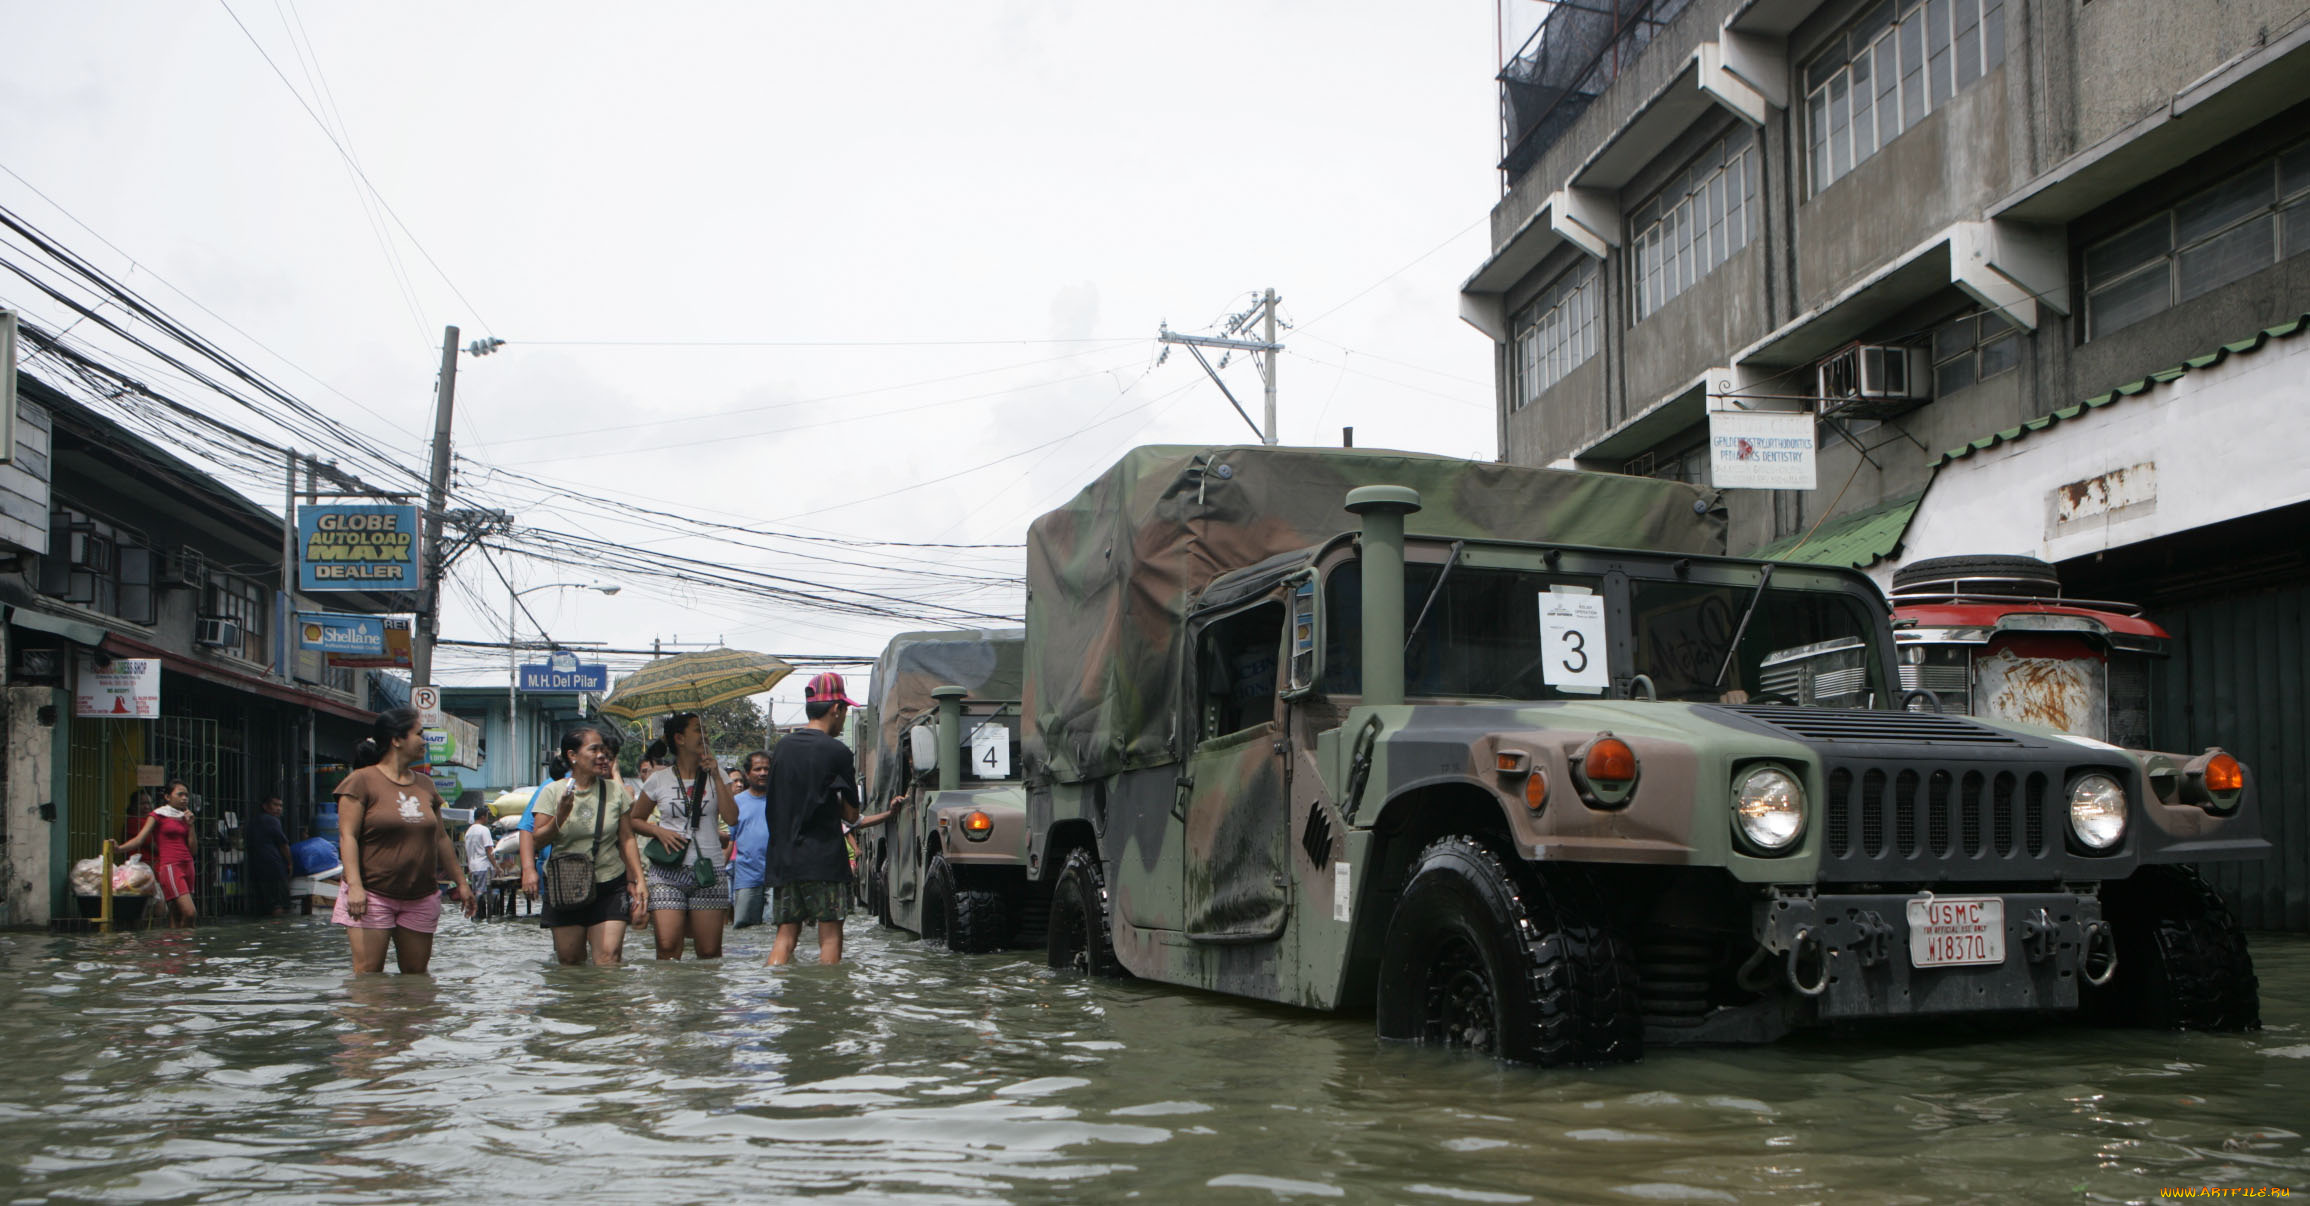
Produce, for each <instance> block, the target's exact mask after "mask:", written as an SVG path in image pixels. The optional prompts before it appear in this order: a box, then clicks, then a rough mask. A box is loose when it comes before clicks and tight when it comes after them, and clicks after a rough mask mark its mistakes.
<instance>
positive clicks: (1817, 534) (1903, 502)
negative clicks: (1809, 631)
mask: <svg viewBox="0 0 2310 1206" xmlns="http://www.w3.org/2000/svg"><path fill="white" fill-rule="evenodd" d="M1924 497H1925V492H1924V491H1922V490H1920V491H1918V492H1917V493H1915V494H1910V495H1906V496H1904V497H1901V498H1896V499H1893V500H1892V501H1890V502H1886V503H1880V504H1879V505H1877V506H1874V507H1871V508H1869V509H1868V510H1866V511H1856V512H1854V513H1853V514H1851V515H1847V516H1844V517H1843V518H1841V519H1836V520H1832V521H1830V522H1828V523H1824V524H1822V525H1821V526H1820V527H1819V528H1817V529H1815V530H1814V531H1813V532H1811V533H1810V534H1804V535H1797V536H1785V537H1783V538H1781V539H1779V540H1776V541H1774V542H1772V543H1771V544H1768V545H1765V546H1764V547H1762V548H1760V549H1758V550H1756V551H1755V552H1753V553H1750V554H1749V556H1751V557H1755V558H1757V559H1758V560H1760V561H1796V562H1803V563H1806V564H1809V565H1849V566H1852V567H1854V568H1855V569H1867V568H1868V567H1870V566H1872V565H1875V564H1876V563H1877V562H1878V561H1880V560H1882V559H1884V558H1885V557H1888V556H1890V555H1891V554H1892V553H1893V551H1894V550H1895V549H1898V548H1900V547H1901V534H1902V533H1903V532H1906V531H1908V530H1909V517H1910V516H1912V515H1915V514H1916V513H1917V502H1918V500H1919V499H1922V498H1924Z"/></svg>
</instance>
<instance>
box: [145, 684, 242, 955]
mask: <svg viewBox="0 0 2310 1206" xmlns="http://www.w3.org/2000/svg"><path fill="white" fill-rule="evenodd" d="M147 723H149V724H150V725H151V731H150V735H149V736H148V738H147V739H146V743H145V744H146V752H147V754H148V755H149V756H150V760H151V761H153V762H157V763H159V764H160V765H162V766H165V767H167V768H168V774H169V777H170V778H172V779H182V780H184V781H185V787H186V789H187V790H189V791H191V792H192V796H193V810H192V813H193V832H194V834H195V835H196V836H197V838H198V839H199V844H200V845H199V850H198V852H197V856H198V858H199V868H200V873H199V875H198V876H197V877H196V878H197V881H198V884H199V886H198V887H197V888H195V889H194V892H193V899H194V901H195V903H197V904H198V905H199V906H200V911H201V915H202V916H204V917H215V916H220V915H222V914H226V913H241V912H244V911H246V909H245V906H244V904H243V900H244V896H243V894H242V891H241V887H242V883H241V878H242V877H241V870H242V868H241V861H240V850H239V846H240V840H239V838H240V819H241V818H242V817H244V816H246V815H247V814H248V804H249V801H248V765H247V761H248V760H247V758H246V756H245V751H244V749H243V736H244V734H243V731H242V728H241V725H240V722H238V721H218V720H208V719H205V718H202V717H197V716H163V717H160V718H159V719H157V720H153V721H149V722H147Z"/></svg>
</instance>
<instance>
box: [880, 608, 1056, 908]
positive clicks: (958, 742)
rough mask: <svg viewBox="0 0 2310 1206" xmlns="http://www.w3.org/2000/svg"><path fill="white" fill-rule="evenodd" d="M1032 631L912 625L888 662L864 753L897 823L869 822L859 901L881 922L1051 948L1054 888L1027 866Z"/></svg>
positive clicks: (883, 664)
mask: <svg viewBox="0 0 2310 1206" xmlns="http://www.w3.org/2000/svg"><path fill="white" fill-rule="evenodd" d="M1025 643H1026V634H1025V632H1024V631H1023V630H1021V629H1017V628H1005V629H995V630H990V631H983V632H981V631H956V632H909V633H902V634H900V635H899V636H897V637H894V638H892V640H891V642H890V644H889V645H888V646H887V647H886V648H884V650H883V651H882V656H881V657H880V658H879V659H877V660H876V662H875V666H874V679H873V682H872V684H871V687H870V689H869V692H868V696H867V701H868V705H869V711H868V713H867V717H866V723H865V724H864V725H862V726H861V728H862V733H861V736H862V738H864V739H865V741H864V744H865V745H866V746H867V748H866V749H865V750H863V751H862V757H861V760H860V764H861V766H863V767H864V768H865V769H864V772H863V777H864V779H865V783H864V784H863V785H862V787H863V790H864V791H865V794H866V796H867V798H868V800H869V804H868V807H867V811H869V812H879V811H881V810H882V809H884V808H886V807H889V805H890V802H891V801H892V800H893V799H896V798H897V797H899V796H901V795H904V796H906V797H907V804H906V805H905V806H904V807H902V808H901V809H900V810H899V813H898V815H897V816H895V817H893V818H892V819H891V820H890V822H889V823H888V824H886V825H880V826H876V827H874V828H872V829H862V830H860V831H858V838H859V857H858V877H859V881H860V883H859V893H860V897H861V899H863V900H865V901H866V902H867V906H868V907H869V908H871V909H872V910H873V911H874V913H875V916H876V917H878V918H879V919H880V920H881V921H882V923H883V924H885V925H888V926H892V927H895V928H897V929H902V930H906V931H909V932H911V933H917V934H920V935H922V936H923V937H924V938H927V939H931V940H933V941H941V942H945V943H946V944H948V945H949V946H951V947H953V948H954V949H956V950H961V951H990V950H995V949H998V948H1000V947H1004V946H1010V945H1015V944H1021V943H1024V944H1039V943H1040V942H1041V941H1042V939H1043V929H1042V921H1043V918H1044V916H1045V914H1046V913H1047V912H1048V906H1049V900H1050V896H1049V889H1048V886H1047V885H1037V884H1031V883H1029V882H1028V880H1027V873H1026V865H1027V864H1026V825H1025V813H1026V808H1025V791H1024V789H1023V788H1022V787H1021V786H1020V784H1019V774H1018V768H1019V766H1020V765H1021V762H1020V758H1019V733H1020V727H1021V726H1020V723H1019V703H1018V698H1019V659H1020V655H1021V653H1022V652H1023V650H1024V648H1025Z"/></svg>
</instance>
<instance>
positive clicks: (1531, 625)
mask: <svg viewBox="0 0 2310 1206" xmlns="http://www.w3.org/2000/svg"><path fill="white" fill-rule="evenodd" d="M1362 568H1363V567H1362V566H1361V565H1360V564H1359V563H1357V562H1353V561H1350V562H1346V563H1344V564H1342V565H1340V566H1338V567H1337V568H1335V569H1333V570H1332V571H1331V574H1330V575H1329V577H1328V578H1326V580H1325V583H1324V615H1325V622H1324V651H1323V665H1324V669H1323V684H1322V689H1323V690H1324V691H1325V692H1326V693H1330V694H1340V695H1359V694H1361V693H1362V692H1363V666H1362V655H1363V647H1362V635H1361V634H1362V632H1363V573H1362ZM1443 568H1444V567H1443V566H1442V565H1440V564H1437V563H1434V562H1413V563H1411V564H1408V565H1406V566H1405V567H1404V624H1405V626H1406V627H1407V628H1408V627H1410V626H1411V624H1412V622H1413V620H1415V619H1417V618H1418V617H1419V615H1420V610H1421V608H1422V607H1426V608H1427V619H1426V621H1425V622H1423V623H1421V624H1420V626H1419V632H1418V633H1417V634H1415V635H1414V637H1413V638H1412V646H1411V648H1410V649H1408V650H1406V651H1405V654H1404V691H1405V694H1407V695H1415V696H1429V697H1447V698H1449V697H1476V698H1487V699H1570V698H1579V697H1582V696H1587V697H1591V698H1593V697H1594V696H1596V695H1598V694H1601V693H1602V687H1601V686H1598V687H1593V688H1587V689H1581V688H1579V687H1577V686H1567V685H1564V684H1566V683H1567V682H1568V681H1569V680H1570V679H1571V678H1572V677H1573V676H1571V675H1569V674H1567V673H1566V672H1564V671H1563V670H1562V668H1561V665H1560V663H1562V662H1563V661H1564V660H1565V658H1564V656H1563V654H1564V651H1565V650H1566V649H1567V648H1568V643H1567V642H1565V641H1563V640H1561V639H1559V640H1558V641H1557V642H1556V648H1557V650H1558V652H1559V655H1560V656H1559V657H1558V658H1557V659H1556V660H1555V661H1553V662H1552V661H1550V660H1548V658H1547V657H1546V656H1545V654H1546V650H1545V649H1544V648H1543V643H1542V639H1541V637H1542V633H1541V611H1542V608H1541V602H1542V600H1543V599H1544V598H1548V597H1557V596H1586V597H1591V598H1596V597H1598V596H1599V592H1601V590H1602V589H1603V588H1602V583H1601V581H1600V580H1599V579H1598V578H1596V577H1593V576H1586V575H1580V574H1549V573H1537V572H1531V571H1525V570H1505V569H1477V568H1474V567H1471V566H1468V565H1465V564H1463V565H1460V566H1458V567H1457V568H1455V569H1453V570H1452V572H1451V574H1450V575H1449V576H1448V577H1446V578H1445V579H1444V587H1443V589H1442V590H1441V591H1437V590H1436V579H1437V576H1438V575H1439V574H1441V573H1442V572H1443ZM1431 594H1433V595H1434V598H1435V602H1434V603H1433V604H1432V605H1431V604H1430V603H1429V601H1428V600H1429V596H1430V595H1431ZM1599 602H1601V599H1600V598H1599ZM1599 623H1601V610H1599ZM1576 643H1578V644H1579V645H1580V646H1581V648H1579V649H1577V650H1573V651H1572V652H1571V653H1570V655H1569V656H1570V657H1571V658H1572V659H1573V660H1574V661H1575V662H1576V663H1578V664H1579V665H1580V666H1581V667H1582V669H1583V670H1586V669H1587V668H1588V667H1590V666H1593V667H1594V669H1595V672H1596V675H1597V676H1598V677H1599V679H1601V675H1602V671H1603V669H1604V666H1605V641H1604V639H1603V635H1602V631H1601V629H1599V630H1598V634H1597V637H1596V639H1595V640H1594V641H1593V642H1589V641H1587V640H1585V639H1582V640H1579V641H1577V642H1576Z"/></svg>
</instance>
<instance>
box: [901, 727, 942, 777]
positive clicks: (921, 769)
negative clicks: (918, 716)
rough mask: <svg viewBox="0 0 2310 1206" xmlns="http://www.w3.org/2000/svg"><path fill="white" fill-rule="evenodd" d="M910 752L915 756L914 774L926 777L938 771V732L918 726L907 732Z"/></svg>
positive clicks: (931, 728)
mask: <svg viewBox="0 0 2310 1206" xmlns="http://www.w3.org/2000/svg"><path fill="white" fill-rule="evenodd" d="M906 743H907V748H908V752H910V753H912V754H913V755H914V773H916V774H918V775H926V774H929V773H930V772H932V771H934V770H937V769H938V730H937V729H936V728H934V727H932V726H930V725H926V724H918V725H916V726H914V727H913V728H911V729H908V730H907V731H906Z"/></svg>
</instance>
